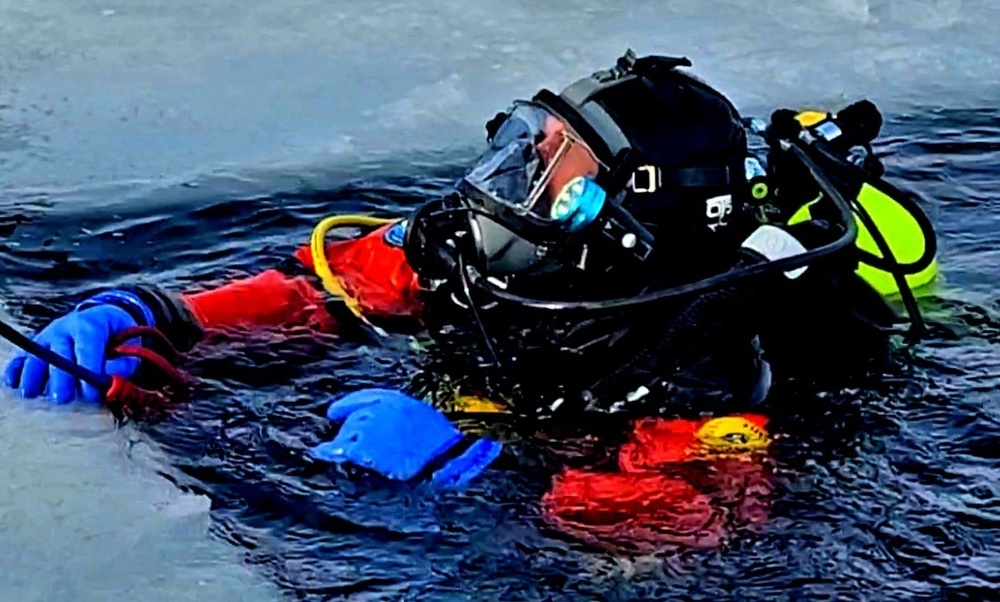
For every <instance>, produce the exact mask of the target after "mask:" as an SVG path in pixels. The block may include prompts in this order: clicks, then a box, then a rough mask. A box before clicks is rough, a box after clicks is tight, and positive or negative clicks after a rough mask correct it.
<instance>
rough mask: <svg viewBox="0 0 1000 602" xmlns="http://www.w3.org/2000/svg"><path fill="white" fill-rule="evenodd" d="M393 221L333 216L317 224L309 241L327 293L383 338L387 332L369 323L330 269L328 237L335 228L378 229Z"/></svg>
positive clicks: (357, 216) (355, 216)
mask: <svg viewBox="0 0 1000 602" xmlns="http://www.w3.org/2000/svg"><path fill="white" fill-rule="evenodd" d="M393 221H395V220H393V219H388V218H384V217H372V216H370V215H360V214H346V215H332V216H330V217H327V218H324V219H322V220H320V222H319V223H318V224H316V227H315V228H313V232H312V237H311V238H310V239H309V250H310V252H311V254H312V260H313V269H314V270H315V271H316V275H317V276H319V279H320V281H321V282H322V283H323V288H324V289H326V292H328V293H330V294H331V295H333V296H334V297H337V298H339V299H343V301H344V304H345V305H346V306H347V308H348V309H349V310H351V313H352V314H354V315H355V316H356V317H357V318H358V319H360V320H361V321H363V322H364V323H365V324H367V325H368V326H370V327H372V329H374V330H375V331H376V332H378V333H379V334H380V335H382V336H385V331H384V330H382V329H381V328H379V327H377V326H375V325H374V324H372V323H371V322H369V321H368V318H366V317H365V316H364V313H363V312H362V311H361V305H360V304H359V303H358V300H357V299H355V298H354V297H351V296H350V295H349V294H348V293H347V291H346V290H344V286H343V285H342V284H341V283H340V279H339V278H337V275H336V274H334V273H333V270H331V269H330V262H329V261H327V258H326V235H327V233H328V232H329V231H330V230H333V229H334V228H349V227H359V226H360V227H378V226H384V225H385V224H388V223H390V222H393Z"/></svg>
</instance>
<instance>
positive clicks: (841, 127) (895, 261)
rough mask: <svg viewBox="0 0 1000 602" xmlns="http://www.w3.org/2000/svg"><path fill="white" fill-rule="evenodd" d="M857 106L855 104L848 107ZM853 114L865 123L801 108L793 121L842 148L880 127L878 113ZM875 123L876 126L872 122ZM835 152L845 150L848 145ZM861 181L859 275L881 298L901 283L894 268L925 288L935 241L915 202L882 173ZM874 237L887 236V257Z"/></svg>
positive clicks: (799, 218) (804, 214)
mask: <svg viewBox="0 0 1000 602" xmlns="http://www.w3.org/2000/svg"><path fill="white" fill-rule="evenodd" d="M860 104H861V103H857V104H856V105H852V107H855V106H858V105H860ZM868 105H870V103H868ZM849 108H850V107H849ZM864 108H865V109H866V110H874V105H870V109H869V108H868V107H867V106H866V107H864ZM845 111H847V109H845ZM843 112H844V111H842V112H841V113H843ZM857 113H859V111H854V114H852V115H851V117H852V119H850V120H849V121H854V122H861V123H862V124H863V125H862V126H861V127H857V125H856V123H851V124H845V123H843V121H844V120H841V119H838V117H839V115H840V114H837V115H831V114H830V113H822V112H818V111H805V112H801V113H799V114H798V115H797V116H796V119H797V120H798V121H799V123H801V124H802V126H803V128H805V129H806V131H808V132H809V133H810V134H812V135H814V136H815V137H816V138H819V139H822V140H824V141H826V142H828V143H833V145H835V147H846V146H853V145H857V144H867V142H869V141H870V140H865V138H874V135H873V134H872V130H874V132H875V133H877V130H878V129H879V126H880V125H881V117H879V118H878V119H877V120H875V119H874V118H870V119H863V118H858V117H857ZM876 114H877V110H876ZM876 121H877V124H876V123H873V122H876ZM851 126H854V127H851ZM854 130H865V131H866V132H865V135H864V136H861V137H858V136H855V135H851V134H852V132H853V131H854ZM839 150H843V151H844V152H846V150H847V149H846V148H840V149H839ZM865 180H866V181H865V182H863V183H862V184H861V186H860V190H859V191H858V193H857V195H856V196H855V200H856V206H855V208H854V209H855V218H854V219H855V222H856V223H857V226H858V238H857V241H856V245H857V247H858V249H859V250H860V251H862V253H861V260H860V261H859V263H858V269H857V273H858V275H859V276H861V278H863V279H864V280H865V281H866V282H867V283H868V284H870V285H871V286H872V288H874V289H875V290H876V291H878V292H879V293H880V294H881V295H883V296H892V295H898V294H900V290H899V283H898V282H897V280H896V277H895V276H894V275H893V272H897V273H901V274H903V276H904V278H905V279H906V283H907V285H908V286H909V288H910V289H911V290H914V291H915V290H917V289H919V288H921V287H926V286H927V285H929V284H930V283H931V282H932V281H934V279H935V278H936V277H937V274H938V264H937V258H936V252H937V244H936V239H935V234H934V231H933V229H932V228H931V225H930V222H929V220H928V219H927V216H926V214H924V212H923V210H922V209H921V208H920V207H919V206H918V205H917V204H916V202H914V200H913V197H912V196H911V195H908V194H906V193H904V192H903V191H901V190H898V189H897V188H895V187H894V186H892V185H890V184H889V183H888V182H885V181H884V180H882V179H881V178H880V177H878V178H875V177H871V176H868V177H866V178H865ZM817 200H818V199H817ZM816 202H817V201H815V200H814V201H812V202H809V203H806V204H805V205H803V206H802V207H800V208H799V209H798V210H797V211H796V212H795V213H794V214H793V215H792V216H791V217H790V218H789V219H788V222H787V223H788V224H789V225H793V224H796V223H800V222H804V221H807V220H809V219H811V218H812V215H811V213H810V208H811V206H812V205H813V204H814V203H816ZM860 212H864V213H866V214H867V217H868V218H870V220H871V224H872V225H874V227H875V230H877V232H876V233H873V232H871V230H870V229H869V228H868V226H867V225H866V224H865V221H866V220H863V219H862V217H861V215H860ZM876 236H881V238H883V239H884V240H885V244H886V246H887V247H888V249H889V251H890V253H891V255H892V257H891V258H887V257H884V256H883V253H882V250H881V249H880V246H879V244H878V243H877V240H876ZM887 264H891V271H890V270H887V269H885V268H886V267H887Z"/></svg>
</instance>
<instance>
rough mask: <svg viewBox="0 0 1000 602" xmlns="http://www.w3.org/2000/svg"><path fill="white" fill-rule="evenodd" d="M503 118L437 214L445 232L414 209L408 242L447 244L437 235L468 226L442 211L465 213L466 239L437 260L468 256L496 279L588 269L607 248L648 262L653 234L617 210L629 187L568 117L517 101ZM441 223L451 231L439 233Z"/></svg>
mask: <svg viewBox="0 0 1000 602" xmlns="http://www.w3.org/2000/svg"><path fill="white" fill-rule="evenodd" d="M498 121H499V123H497V122H496V121H495V122H493V127H492V128H491V130H492V131H491V132H490V136H489V147H488V148H487V150H486V151H485V152H484V153H483V154H482V155H480V157H479V158H478V159H477V161H476V163H475V164H474V166H473V167H472V168H471V169H470V170H469V172H468V173H467V174H466V175H465V176H464V177H463V178H462V179H461V181H460V182H459V183H458V186H457V187H456V194H455V195H453V198H452V199H450V202H449V208H448V209H444V210H440V209H439V210H438V212H437V213H438V214H439V215H438V216H437V217H436V218H435V219H436V220H437V221H438V226H437V229H438V230H439V233H438V234H437V235H433V234H430V233H428V232H426V230H427V228H428V224H426V223H421V218H423V221H424V222H426V221H428V219H429V218H430V216H429V215H427V214H428V213H430V211H426V212H423V213H424V215H421V214H420V212H418V215H417V216H414V220H413V221H414V224H413V225H412V226H411V230H415V231H417V232H415V233H414V236H412V237H411V238H423V239H424V240H423V242H424V243H428V242H433V241H431V240H429V239H430V238H432V237H434V236H437V237H438V238H444V239H445V240H447V236H442V235H441V234H440V232H444V231H447V230H448V229H455V230H456V231H457V230H460V229H461V228H460V227H458V224H459V223H461V221H463V220H456V219H455V218H454V217H451V218H450V219H449V218H446V217H445V218H442V217H441V215H440V214H441V213H442V212H443V213H444V214H447V213H454V212H461V213H464V214H465V215H464V218H465V219H464V221H465V224H464V225H465V226H466V227H465V232H464V233H461V234H459V235H460V236H464V237H465V238H466V240H465V241H463V244H456V241H454V240H452V242H451V243H450V246H451V249H450V250H440V249H439V250H438V252H437V253H436V255H437V256H438V259H445V258H444V257H443V255H446V254H447V253H449V252H451V253H458V252H463V253H465V256H464V257H463V259H464V261H465V262H466V263H468V264H470V265H472V266H474V267H475V268H476V269H478V270H479V271H480V272H481V273H482V274H483V275H487V276H497V277H502V276H508V275H516V274H540V273H546V272H549V271H552V270H555V269H559V268H562V267H565V266H567V265H576V266H578V267H580V268H584V267H585V264H586V261H587V254H588V253H590V254H594V253H598V254H599V253H600V252H601V251H600V250H598V249H604V248H607V247H608V246H609V245H610V246H611V247H617V248H619V249H621V250H623V251H625V252H626V253H628V254H630V255H633V256H634V257H637V258H639V259H640V260H641V259H644V258H645V257H646V256H648V255H649V252H650V250H651V243H652V236H651V235H650V234H649V232H648V231H646V230H645V228H643V227H642V226H641V225H639V223H638V222H636V221H635V220H634V219H631V216H629V215H628V214H627V212H625V211H624V209H622V208H621V206H620V203H621V199H622V197H623V196H624V192H625V182H626V180H624V179H623V178H620V177H619V175H620V171H618V170H615V169H612V168H611V167H609V165H608V164H607V163H606V162H605V161H602V160H601V159H599V158H598V156H597V154H596V153H595V152H594V150H592V148H591V146H590V145H589V144H588V143H587V142H586V141H584V139H583V138H582V137H581V136H580V135H579V134H578V133H577V131H576V130H575V129H574V128H573V127H571V126H570V125H569V123H568V122H567V120H566V119H565V118H563V117H562V116H560V115H559V114H557V113H556V112H555V111H553V110H552V109H551V108H549V107H547V106H546V105H544V104H542V103H540V102H536V101H518V102H516V103H514V104H513V106H512V107H511V108H510V109H509V110H508V111H507V112H506V113H505V114H502V115H501V116H500V119H499V120H498ZM445 221H447V222H450V225H449V226H446V227H443V222H445ZM421 229H423V230H425V231H424V232H420V230H421ZM456 233H457V232H456ZM616 259H618V258H616ZM419 267H420V266H418V269H419ZM425 271H427V270H425ZM435 271H440V270H435Z"/></svg>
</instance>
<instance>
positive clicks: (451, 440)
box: [309, 389, 502, 488]
mask: <svg viewBox="0 0 1000 602" xmlns="http://www.w3.org/2000/svg"><path fill="white" fill-rule="evenodd" d="M327 417H328V418H329V419H330V420H331V421H333V422H343V425H342V426H341V428H340V431H339V432H338V433H337V436H336V437H334V439H333V441H330V442H328V443H322V444H320V445H317V446H316V447H314V448H312V449H311V450H310V452H309V453H310V455H311V456H313V457H314V458H317V459H319V460H322V461H325V462H331V463H335V464H341V463H351V464H354V465H357V466H361V467H363V468H367V469H369V470H373V471H375V472H377V473H379V474H381V475H383V476H385V477H387V478H390V479H394V480H399V481H407V480H410V479H414V478H415V477H418V476H423V475H430V476H431V483H432V484H433V485H434V486H435V487H439V488H459V487H464V486H465V485H466V484H468V483H469V482H470V481H471V480H472V479H473V478H475V477H476V476H477V475H478V474H480V473H481V472H482V471H483V470H485V469H486V467H487V466H488V465H489V464H490V463H492V462H493V460H494V459H496V457H497V456H498V455H499V454H500V451H501V449H502V446H501V445H500V443H498V442H496V441H492V440H489V439H475V440H473V439H469V438H466V437H465V436H464V435H463V434H462V433H461V432H460V431H459V430H458V429H456V428H455V427H454V425H452V424H451V422H449V421H448V419H447V418H446V417H445V416H444V415H443V414H442V413H440V412H439V411H437V410H436V409H434V408H433V407H431V406H430V405H428V404H426V403H424V402H422V401H420V400H418V399H414V398H413V397H410V396H409V395H406V394H405V393H402V392H400V391H395V390H391V389H365V390H362V391H357V392H354V393H351V394H349V395H346V396H345V397H343V398H341V399H340V400H338V401H335V402H334V403H333V404H331V405H330V407H329V409H328V410H327Z"/></svg>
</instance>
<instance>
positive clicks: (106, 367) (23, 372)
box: [3, 291, 153, 404]
mask: <svg viewBox="0 0 1000 602" xmlns="http://www.w3.org/2000/svg"><path fill="white" fill-rule="evenodd" d="M110 301H114V302H115V303H116V304H115V305H112V304H109V303H106V302H110ZM118 304H123V305H124V304H128V306H130V307H132V306H134V307H135V309H136V311H137V312H141V313H142V314H143V315H144V316H146V317H148V321H149V322H150V323H151V322H152V320H153V315H152V312H151V311H150V310H149V308H147V307H145V305H143V304H142V302H141V301H139V300H138V299H137V298H134V296H130V294H129V293H119V292H117V291H109V292H106V293H102V294H100V295H97V296H95V297H93V298H92V299H89V300H87V301H84V302H83V303H81V304H80V305H78V306H77V308H76V309H74V310H73V311H71V312H70V313H68V314H66V315H65V316H63V317H61V318H57V319H56V320H53V321H52V322H51V323H50V324H49V325H48V326H46V327H45V328H44V329H42V331H41V332H39V333H38V334H37V335H36V336H35V342H37V343H38V344H40V345H42V346H44V347H47V348H49V349H51V350H52V351H55V352H56V353H58V354H59V355H61V356H63V357H65V358H68V359H71V360H73V361H75V362H76V363H77V364H79V365H81V366H83V367H84V368H89V369H90V370H92V371H94V372H97V373H98V374H109V375H118V376H122V377H124V378H129V377H131V376H132V375H133V374H134V373H135V371H136V370H137V369H138V368H139V360H138V359H136V358H119V359H114V360H108V359H107V358H106V349H107V346H108V341H109V340H110V339H111V337H113V336H114V335H116V334H117V333H119V332H121V331H123V330H125V329H127V328H131V327H134V326H136V325H137V323H136V320H135V318H133V317H132V314H131V313H130V312H128V311H126V310H125V309H123V308H122V307H120V306H119V305H118ZM134 304H137V305H134ZM3 380H4V384H5V385H7V386H8V387H10V388H12V389H17V390H18V392H19V393H20V394H21V396H22V397H25V398H30V397H38V396H39V395H41V394H44V395H45V396H47V397H49V398H50V399H51V400H52V401H54V402H55V403H60V404H61V403H69V402H71V401H73V400H75V399H77V398H79V397H82V398H83V399H86V400H88V401H94V402H96V401H100V400H101V392H100V391H98V390H97V389H95V388H94V387H92V386H90V385H88V384H86V383H83V382H79V381H77V380H76V379H74V378H73V377H72V376H70V375H69V374H67V373H65V372H63V371H62V370H58V369H56V368H54V367H52V366H49V365H48V364H47V363H45V362H44V361H42V360H40V359H38V358H37V357H35V356H33V355H28V354H26V353H24V352H21V353H19V354H17V355H16V356H14V359H12V360H11V361H10V363H8V364H7V367H6V369H5V370H4V375H3Z"/></svg>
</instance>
